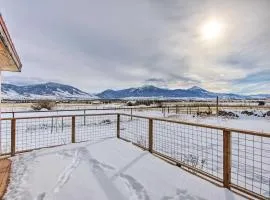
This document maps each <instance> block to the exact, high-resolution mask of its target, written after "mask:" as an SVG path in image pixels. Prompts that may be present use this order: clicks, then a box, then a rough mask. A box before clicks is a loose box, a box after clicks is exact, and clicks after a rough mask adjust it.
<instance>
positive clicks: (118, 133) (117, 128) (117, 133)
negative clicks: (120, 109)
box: [116, 114, 120, 138]
mask: <svg viewBox="0 0 270 200" xmlns="http://www.w3.org/2000/svg"><path fill="white" fill-rule="evenodd" d="M116 124H117V125H116V126H117V127H116V135H117V138H120V114H117V123H116Z"/></svg>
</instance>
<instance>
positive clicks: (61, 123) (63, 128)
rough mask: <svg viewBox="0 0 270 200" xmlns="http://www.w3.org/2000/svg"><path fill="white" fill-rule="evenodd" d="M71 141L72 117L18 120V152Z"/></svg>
mask: <svg viewBox="0 0 270 200" xmlns="http://www.w3.org/2000/svg"><path fill="white" fill-rule="evenodd" d="M68 143H71V118H70V117H48V118H30V119H17V120H16V152H18V151H25V150H31V149H38V148H43V147H51V146H56V145H63V144H68Z"/></svg>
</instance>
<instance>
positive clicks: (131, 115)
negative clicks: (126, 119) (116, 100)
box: [130, 108, 133, 120]
mask: <svg viewBox="0 0 270 200" xmlns="http://www.w3.org/2000/svg"><path fill="white" fill-rule="evenodd" d="M130 115H131V117H130V120H132V115H133V113H132V108H131V109H130Z"/></svg>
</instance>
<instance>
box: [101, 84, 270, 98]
mask: <svg viewBox="0 0 270 200" xmlns="http://www.w3.org/2000/svg"><path fill="white" fill-rule="evenodd" d="M97 96H98V97H100V98H107V99H118V98H129V99H136V98H164V99H177V98H179V99H180V98H216V96H219V98H223V99H245V98H249V96H244V95H238V94H232V93H214V92H210V91H207V90H205V89H203V88H200V87H198V86H194V87H191V88H189V89H175V90H170V89H163V88H158V87H154V86H151V85H150V86H143V87H138V88H128V89H123V90H105V91H103V92H101V93H99V94H97ZM251 97H252V96H251ZM267 97H269V95H260V98H267Z"/></svg>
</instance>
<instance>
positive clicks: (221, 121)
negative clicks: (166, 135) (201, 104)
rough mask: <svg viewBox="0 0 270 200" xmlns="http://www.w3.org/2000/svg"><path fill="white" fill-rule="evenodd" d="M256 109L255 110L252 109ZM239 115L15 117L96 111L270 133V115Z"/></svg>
mask: <svg viewBox="0 0 270 200" xmlns="http://www.w3.org/2000/svg"><path fill="white" fill-rule="evenodd" d="M252 111H254V110H252ZM232 112H234V113H236V114H238V115H239V118H227V117H216V116H207V117H200V116H196V115H194V114H175V113H172V112H170V113H167V112H165V113H162V111H161V109H160V110H157V109H153V110H144V109H143V108H142V109H137V110H135V111H132V112H131V111H130V110H89V111H83V110H80V111H58V112H30V113H15V117H38V116H52V115H54V116H59V115H84V114H96V113H126V114H133V115H140V116H148V117H158V118H169V119H175V120H180V121H188V122H194V123H201V124H209V125H215V126H222V127H228V128H237V129H244V130H252V131H259V132H266V133H270V116H268V117H255V116H247V115H243V114H241V110H238V111H232ZM254 112H258V113H259V114H261V113H265V112H266V111H254ZM1 117H2V118H10V117H12V114H10V113H7V114H2V115H1Z"/></svg>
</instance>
